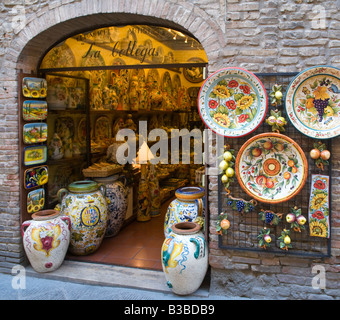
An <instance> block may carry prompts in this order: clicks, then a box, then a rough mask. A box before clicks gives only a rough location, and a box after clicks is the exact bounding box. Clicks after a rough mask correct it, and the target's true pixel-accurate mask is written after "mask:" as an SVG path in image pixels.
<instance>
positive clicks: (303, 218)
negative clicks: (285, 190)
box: [296, 215, 307, 226]
mask: <svg viewBox="0 0 340 320" xmlns="http://www.w3.org/2000/svg"><path fill="white" fill-rule="evenodd" d="M296 221H297V223H298V224H299V225H300V226H303V225H304V224H305V223H306V221H307V220H306V218H305V217H304V216H303V215H300V216H298V217H297V219H296Z"/></svg>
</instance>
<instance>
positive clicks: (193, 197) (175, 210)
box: [164, 187, 205, 237]
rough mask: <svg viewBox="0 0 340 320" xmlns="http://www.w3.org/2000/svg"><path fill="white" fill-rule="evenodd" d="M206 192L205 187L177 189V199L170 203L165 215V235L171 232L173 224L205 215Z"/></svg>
mask: <svg viewBox="0 0 340 320" xmlns="http://www.w3.org/2000/svg"><path fill="white" fill-rule="evenodd" d="M204 193H205V191H204V188H200V187H184V188H180V189H177V190H176V193H175V196H176V199H175V200H173V201H172V202H171V203H170V205H169V207H168V209H167V212H166V215H165V220H164V234H165V237H167V236H168V235H169V234H170V232H171V226H172V225H173V224H175V223H179V222H184V221H189V222H191V221H195V220H196V219H197V218H198V217H202V216H203V212H204V200H203V199H204Z"/></svg>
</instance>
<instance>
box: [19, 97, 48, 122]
mask: <svg viewBox="0 0 340 320" xmlns="http://www.w3.org/2000/svg"><path fill="white" fill-rule="evenodd" d="M22 109H23V112H22V117H23V119H24V120H25V121H37V120H46V118H47V102H46V101H34V100H26V101H25V102H24V103H23V106H22Z"/></svg>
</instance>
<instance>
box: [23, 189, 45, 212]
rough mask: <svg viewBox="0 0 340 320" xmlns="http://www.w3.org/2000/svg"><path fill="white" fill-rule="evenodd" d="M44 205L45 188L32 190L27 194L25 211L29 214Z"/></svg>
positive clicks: (42, 207)
mask: <svg viewBox="0 0 340 320" xmlns="http://www.w3.org/2000/svg"><path fill="white" fill-rule="evenodd" d="M44 206H45V189H44V188H40V189H37V190H33V191H31V192H29V193H28V195H27V212H28V213H29V214H32V213H35V212H38V211H40V210H43V209H44Z"/></svg>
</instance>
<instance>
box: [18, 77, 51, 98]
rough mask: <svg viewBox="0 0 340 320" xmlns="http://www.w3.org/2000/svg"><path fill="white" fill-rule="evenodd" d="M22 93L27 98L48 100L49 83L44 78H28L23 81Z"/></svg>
mask: <svg viewBox="0 0 340 320" xmlns="http://www.w3.org/2000/svg"><path fill="white" fill-rule="evenodd" d="M22 93H23V95H24V97H26V98H36V99H39V98H46V96H47V81H46V79H43V78H30V77H26V78H24V79H23V80H22Z"/></svg>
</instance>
